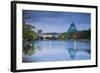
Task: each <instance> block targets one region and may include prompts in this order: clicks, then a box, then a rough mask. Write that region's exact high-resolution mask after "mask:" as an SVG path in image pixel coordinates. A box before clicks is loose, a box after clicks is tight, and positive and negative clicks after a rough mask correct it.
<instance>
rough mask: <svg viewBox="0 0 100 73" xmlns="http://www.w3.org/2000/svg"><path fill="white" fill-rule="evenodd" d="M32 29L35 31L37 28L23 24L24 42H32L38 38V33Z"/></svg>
mask: <svg viewBox="0 0 100 73" xmlns="http://www.w3.org/2000/svg"><path fill="white" fill-rule="evenodd" d="M32 29H35V27H34V26H32V25H26V24H23V39H24V40H28V41H32V40H35V39H36V38H37V35H36V32H35V31H33V30H32Z"/></svg>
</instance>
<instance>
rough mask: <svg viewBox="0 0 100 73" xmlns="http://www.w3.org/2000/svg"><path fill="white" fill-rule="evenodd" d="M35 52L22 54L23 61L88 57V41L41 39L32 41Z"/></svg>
mask: <svg viewBox="0 0 100 73" xmlns="http://www.w3.org/2000/svg"><path fill="white" fill-rule="evenodd" d="M34 47H35V53H33V54H31V55H28V54H27V55H24V54H23V62H44V61H65V60H87V59H90V55H91V54H90V42H87V41H76V45H74V42H73V41H57V40H42V41H36V42H35V43H34Z"/></svg>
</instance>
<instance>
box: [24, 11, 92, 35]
mask: <svg viewBox="0 0 100 73" xmlns="http://www.w3.org/2000/svg"><path fill="white" fill-rule="evenodd" d="M23 17H24V19H23V21H24V22H25V23H26V24H30V25H32V26H35V27H36V30H42V31H43V32H44V33H46V32H59V33H60V32H67V31H68V28H69V26H70V24H71V23H75V26H76V28H77V30H79V31H80V30H88V29H89V28H90V27H91V14H90V13H76V12H54V11H35V10H23Z"/></svg>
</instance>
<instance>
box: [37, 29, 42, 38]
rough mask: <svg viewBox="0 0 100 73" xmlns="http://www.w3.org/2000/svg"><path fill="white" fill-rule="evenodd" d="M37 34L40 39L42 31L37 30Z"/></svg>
mask: <svg viewBox="0 0 100 73" xmlns="http://www.w3.org/2000/svg"><path fill="white" fill-rule="evenodd" d="M37 34H38V36H39V37H42V35H43V31H42V30H40V29H39V30H38V31H37Z"/></svg>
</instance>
